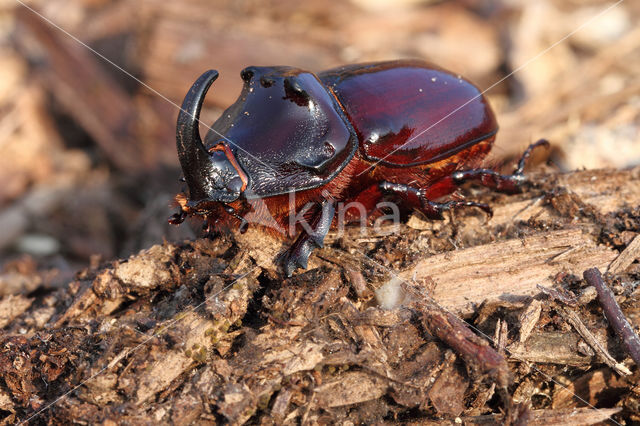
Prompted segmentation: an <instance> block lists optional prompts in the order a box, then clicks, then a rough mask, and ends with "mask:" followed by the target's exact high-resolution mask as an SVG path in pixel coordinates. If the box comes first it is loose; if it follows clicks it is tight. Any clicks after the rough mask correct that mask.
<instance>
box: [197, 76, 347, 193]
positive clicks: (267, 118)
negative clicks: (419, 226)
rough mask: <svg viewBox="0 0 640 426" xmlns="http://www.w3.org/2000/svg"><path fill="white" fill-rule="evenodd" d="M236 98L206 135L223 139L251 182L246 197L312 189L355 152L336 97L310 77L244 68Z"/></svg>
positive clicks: (209, 141) (211, 142)
mask: <svg viewBox="0 0 640 426" xmlns="http://www.w3.org/2000/svg"><path fill="white" fill-rule="evenodd" d="M240 75H241V77H242V80H243V81H244V86H243V90H242V93H241V94H240V96H239V98H238V100H237V101H236V102H235V103H234V104H233V105H231V106H230V107H229V108H227V110H226V111H224V112H223V113H222V116H221V117H220V118H219V119H218V120H217V121H216V122H215V123H214V124H213V126H212V129H211V131H210V132H209V133H208V134H207V138H206V139H205V144H206V145H207V146H212V145H215V144H216V143H217V142H218V141H219V140H220V135H225V137H226V138H228V140H230V141H232V143H233V146H234V147H235V148H237V151H236V154H237V160H238V163H240V165H241V166H242V168H243V169H244V170H245V171H246V173H247V174H248V175H249V176H250V178H251V188H250V189H251V191H247V193H246V194H245V197H246V198H252V197H269V196H273V195H278V194H283V193H287V192H294V191H301V190H305V189H310V188H317V187H319V186H321V185H323V184H325V183H327V182H328V181H330V180H331V179H333V177H335V176H336V174H337V173H339V172H340V171H341V170H342V169H343V168H344V167H345V166H346V164H347V163H348V162H349V160H350V159H351V158H352V157H353V155H354V153H355V149H356V148H357V143H356V138H355V131H354V130H353V128H352V127H351V125H350V124H349V122H348V120H347V118H346V117H345V115H344V113H343V111H342V109H341V107H340V105H339V104H338V101H337V99H336V98H335V97H334V96H333V94H332V93H331V92H330V90H329V89H328V88H327V87H325V86H324V85H323V84H322V82H321V81H320V80H319V79H318V78H317V77H316V76H315V75H314V74H312V73H310V72H308V71H304V70H301V69H297V68H291V67H283V66H275V67H248V68H245V69H244V70H243V71H242V72H241V74H240Z"/></svg>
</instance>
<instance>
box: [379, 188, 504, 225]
mask: <svg viewBox="0 0 640 426" xmlns="http://www.w3.org/2000/svg"><path fill="white" fill-rule="evenodd" d="M378 188H379V189H380V192H382V193H383V194H388V195H394V196H396V197H398V198H400V199H401V200H402V201H404V202H405V203H407V204H408V205H409V206H411V207H413V208H415V209H418V210H420V211H421V212H422V213H424V214H425V216H427V217H428V218H429V219H436V220H439V219H444V216H443V213H444V212H446V211H449V210H451V209H455V208H458V207H477V208H479V209H481V210H483V211H484V212H485V213H487V214H488V215H490V216H491V214H492V211H491V207H489V206H488V205H487V204H484V203H475V202H473V201H459V200H454V201H447V202H445V203H437V202H434V201H431V200H429V199H428V198H427V196H426V194H425V191H424V190H422V189H419V188H415V187H413V186H409V185H405V184H402V183H393V182H386V181H385V182H380V183H379V184H378Z"/></svg>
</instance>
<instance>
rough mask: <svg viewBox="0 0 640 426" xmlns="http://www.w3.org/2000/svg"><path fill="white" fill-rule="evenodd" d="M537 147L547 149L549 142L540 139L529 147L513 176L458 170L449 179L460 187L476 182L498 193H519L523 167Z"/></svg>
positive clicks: (522, 179)
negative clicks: (466, 183)
mask: <svg viewBox="0 0 640 426" xmlns="http://www.w3.org/2000/svg"><path fill="white" fill-rule="evenodd" d="M539 146H545V147H547V148H548V147H549V142H548V141H547V140H545V139H540V140H539V141H538V142H536V143H532V144H531V145H529V147H528V148H527V149H526V151H525V152H524V153H523V154H522V157H520V161H518V167H516V170H515V171H514V172H513V174H510V175H501V174H499V173H497V172H495V171H494V170H489V169H473V170H460V171H457V172H454V173H453V174H452V175H451V179H452V180H453V183H454V184H456V185H462V184H463V183H464V182H466V181H469V180H476V181H479V182H480V184H482V185H483V186H486V187H487V188H492V189H495V190H496V191H499V192H506V193H517V192H520V187H521V186H522V184H523V183H524V182H525V177H524V166H525V164H526V162H527V159H528V158H529V156H530V155H531V152H532V151H533V150H534V149H535V148H537V147H539Z"/></svg>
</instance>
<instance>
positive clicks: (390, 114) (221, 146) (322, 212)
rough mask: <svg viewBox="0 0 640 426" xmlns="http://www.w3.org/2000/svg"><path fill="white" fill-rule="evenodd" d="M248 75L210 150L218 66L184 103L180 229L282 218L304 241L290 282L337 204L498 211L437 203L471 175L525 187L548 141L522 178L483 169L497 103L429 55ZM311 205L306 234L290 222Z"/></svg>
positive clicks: (291, 264)
mask: <svg viewBox="0 0 640 426" xmlns="http://www.w3.org/2000/svg"><path fill="white" fill-rule="evenodd" d="M240 75H241V77H242V80H244V86H243V89H242V92H241V94H240V97H239V98H238V100H237V101H236V102H235V103H234V104H233V105H231V106H230V107H229V108H228V109H227V110H226V111H224V113H223V114H222V116H221V117H220V118H219V119H218V120H217V121H216V122H215V123H214V124H213V126H212V127H211V128H210V131H209V132H208V134H207V136H206V138H205V141H204V143H203V142H202V140H201V139H200V134H199V130H198V123H199V114H200V109H201V107H202V102H203V99H204V96H205V94H206V93H207V91H208V89H209V87H210V86H211V84H212V83H213V82H214V81H215V80H216V78H217V77H218V73H217V71H214V70H210V71H207V72H205V73H204V74H202V76H200V78H198V79H197V80H196V82H195V83H194V84H193V86H192V87H191V89H190V90H189V92H188V93H187V95H186V97H185V99H184V102H183V104H182V108H181V111H180V113H179V116H178V123H177V131H176V136H177V138H176V139H177V149H178V157H179V159H180V165H181V166H182V170H183V173H184V179H185V181H186V184H187V187H188V193H182V194H178V196H177V197H176V201H177V202H178V204H179V206H180V212H179V213H177V214H176V215H174V216H173V217H172V218H171V219H170V222H171V223H174V224H177V223H180V222H182V221H183V220H184V219H185V217H187V216H189V215H200V216H202V217H204V219H205V223H206V224H207V226H209V227H215V226H218V225H221V224H226V225H228V224H229V222H230V221H239V222H240V223H241V226H244V224H245V217H246V215H247V214H248V213H251V214H253V215H254V216H256V217H262V218H265V219H266V220H271V221H272V222H275V223H276V224H278V225H282V228H284V229H289V230H288V231H286V232H284V234H285V235H288V236H289V237H294V236H295V235H296V234H298V238H297V239H296V240H295V242H294V243H293V244H292V245H291V247H290V248H289V250H288V252H287V253H286V254H285V258H284V269H285V271H286V273H287V275H289V276H290V275H291V274H292V272H293V271H294V270H295V269H296V268H297V267H302V268H306V265H307V260H308V257H309V255H310V253H311V251H312V250H313V249H314V248H316V247H321V246H322V245H323V240H324V237H325V235H326V234H327V232H328V231H329V229H330V227H331V225H332V223H335V218H334V216H335V207H336V203H337V202H340V201H348V202H357V203H361V205H363V206H364V207H365V208H366V209H368V210H372V209H375V207H376V203H377V202H378V201H379V200H381V199H382V198H388V197H391V198H394V199H395V200H396V201H398V202H400V204H401V205H403V206H405V207H407V208H413V209H417V210H420V211H421V212H423V213H424V214H425V215H426V216H427V217H429V218H433V219H441V218H442V214H443V212H444V211H446V210H449V209H452V208H456V207H460V206H475V207H479V208H481V209H483V210H485V211H486V212H488V213H490V212H491V209H490V208H489V206H487V205H485V204H479V203H474V202H469V201H461V200H454V201H448V202H444V203H439V202H435V201H433V200H437V199H438V198H440V197H442V196H445V195H448V194H451V193H452V192H454V191H455V190H456V189H457V188H458V186H459V185H460V184H461V183H462V182H464V181H466V180H470V179H472V180H477V181H479V182H480V183H481V184H483V185H485V186H488V187H491V188H494V189H496V190H499V191H505V192H516V191H517V189H518V187H519V185H520V184H521V183H522V182H523V175H522V169H523V167H524V161H525V159H526V158H527V156H528V155H529V153H530V151H531V148H532V147H533V146H537V145H541V144H547V142H546V141H539V142H538V143H536V144H533V145H532V146H530V147H529V149H528V150H527V151H526V152H525V154H524V155H523V157H522V159H521V161H520V163H519V166H518V168H517V169H516V172H515V173H514V174H512V175H500V174H498V173H496V172H495V171H493V170H489V169H482V168H477V167H479V166H480V163H481V161H482V160H483V158H484V157H485V156H486V155H487V153H488V152H489V150H490V149H491V146H492V144H493V141H494V139H495V136H496V132H497V130H498V126H497V123H496V119H495V116H494V114H493V111H492V110H491V107H490V106H489V104H488V102H487V100H486V99H485V97H484V96H482V93H481V92H480V91H479V90H478V88H476V87H475V86H474V85H473V84H471V83H470V82H468V81H467V80H465V79H463V78H462V77H460V76H459V75H456V74H453V73H450V72H448V71H446V70H443V69H441V68H438V67H437V66H434V65H432V64H428V63H425V62H422V61H418V60H413V61H410V60H401V61H390V62H377V63H368V64H357V65H347V66H343V67H339V68H335V69H331V70H328V71H324V72H321V73H318V74H317V75H314V74H313V73H311V72H308V71H304V70H301V69H298V68H292V67H286V66H274V67H248V68H245V69H244V70H243V71H242V72H241V74H240ZM291 194H295V195H296V197H295V201H293V202H291V199H290V195H291ZM256 200H259V201H260V202H256ZM305 206H306V207H305ZM309 206H311V208H309V209H308V210H305V212H304V214H303V215H302V216H303V217H304V220H305V221H308V225H309V226H308V227H307V229H306V230H305V229H300V227H294V228H293V229H291V227H289V228H287V227H286V223H287V221H289V220H290V216H291V215H292V214H297V213H298V212H299V211H300V210H302V209H304V208H308V207H309ZM267 218H268V219H267ZM258 222H260V221H258ZM260 223H265V222H260ZM226 225H225V226H226ZM282 228H281V229H282Z"/></svg>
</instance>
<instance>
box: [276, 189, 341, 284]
mask: <svg viewBox="0 0 640 426" xmlns="http://www.w3.org/2000/svg"><path fill="white" fill-rule="evenodd" d="M319 207H320V209H319V211H317V212H316V213H315V214H314V215H313V217H312V219H311V223H310V224H309V225H310V226H311V232H308V231H306V230H304V229H303V231H302V232H301V233H300V235H299V236H298V238H297V239H296V240H295V242H294V243H293V244H292V245H291V247H289V250H287V252H286V254H285V256H284V270H285V272H286V274H287V276H288V277H290V276H291V275H292V274H293V271H295V270H296V269H297V268H302V269H306V268H307V262H308V261H309V256H310V255H311V252H312V251H313V250H314V249H315V248H322V247H323V246H324V237H325V236H326V235H327V232H329V228H330V227H331V223H332V222H333V217H334V216H335V213H336V208H335V204H334V202H333V201H329V200H324V201H323V202H322V203H321V204H320V205H319Z"/></svg>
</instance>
